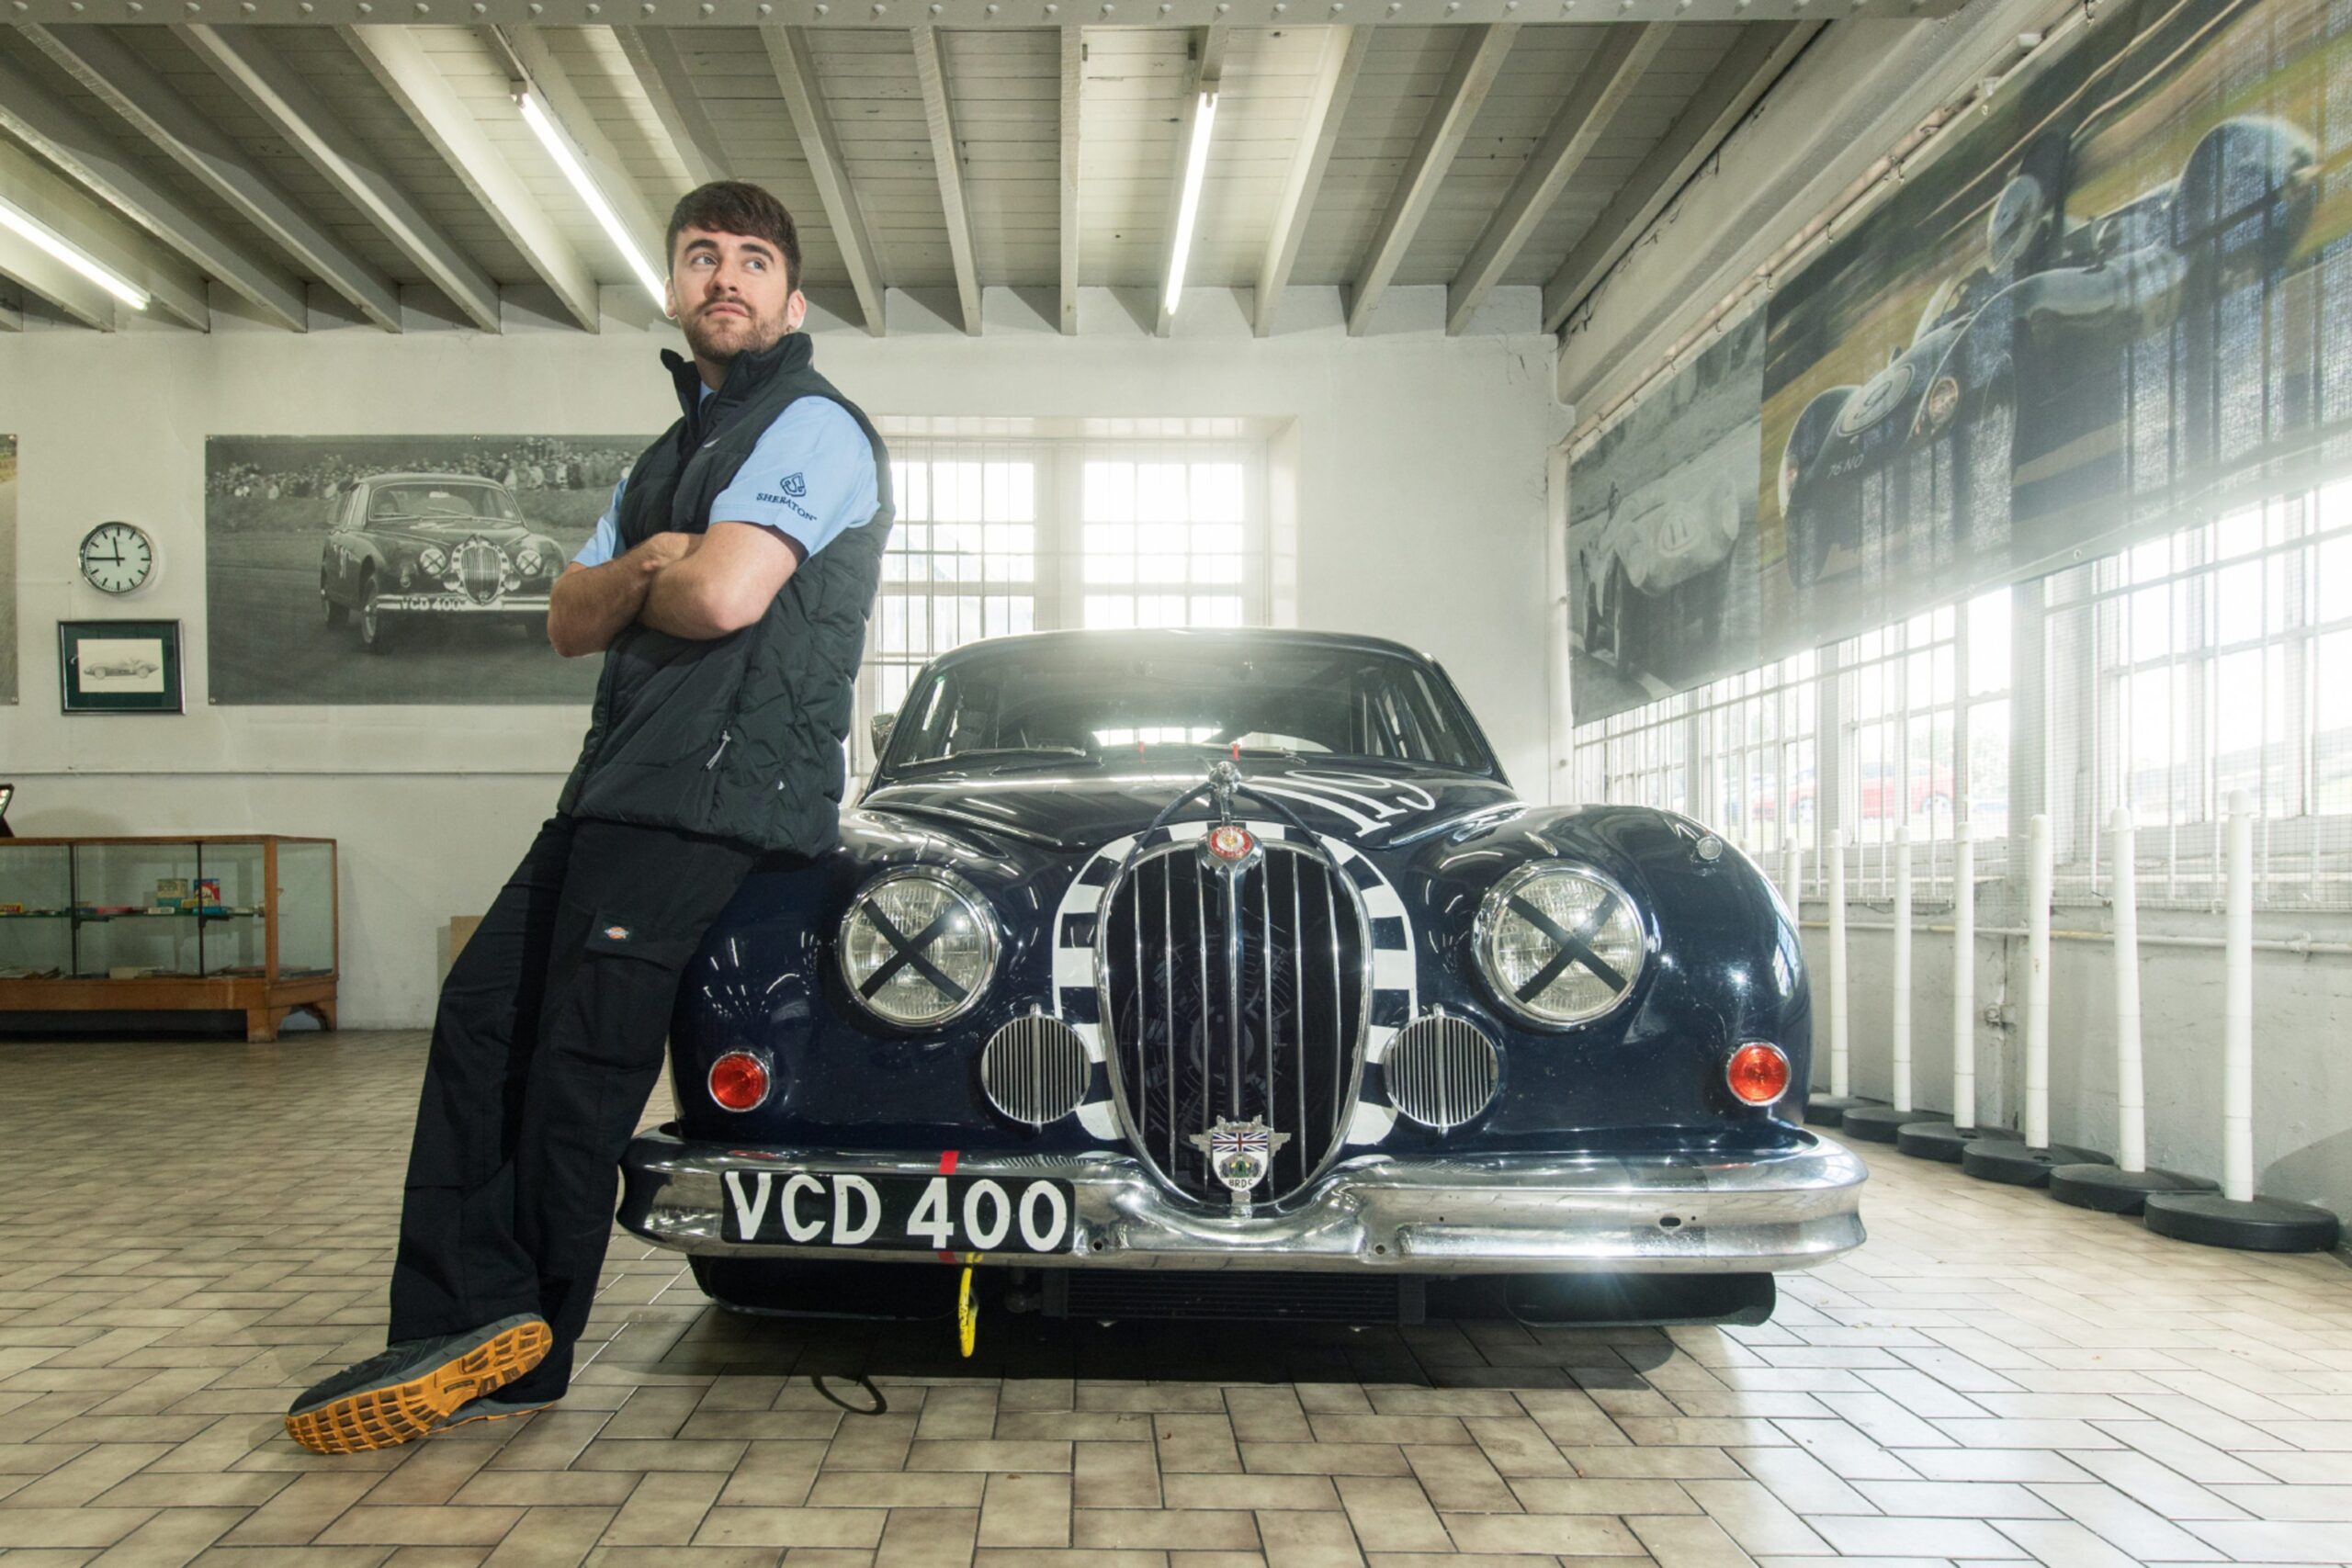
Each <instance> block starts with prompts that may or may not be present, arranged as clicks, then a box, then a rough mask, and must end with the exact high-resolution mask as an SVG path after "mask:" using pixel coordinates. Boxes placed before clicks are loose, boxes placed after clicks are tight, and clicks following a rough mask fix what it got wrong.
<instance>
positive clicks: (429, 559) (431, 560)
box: [416, 545, 449, 582]
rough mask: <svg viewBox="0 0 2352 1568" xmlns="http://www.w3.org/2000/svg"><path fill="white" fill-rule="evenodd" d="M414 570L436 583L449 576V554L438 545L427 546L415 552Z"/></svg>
mask: <svg viewBox="0 0 2352 1568" xmlns="http://www.w3.org/2000/svg"><path fill="white" fill-rule="evenodd" d="M416 570H419V571H421V572H423V573H424V575H425V576H427V577H429V578H431V579H432V580H433V581H435V582H438V581H441V580H442V579H443V578H445V577H447V576H448V575H449V552H448V551H447V550H445V549H443V548H442V547H440V546H438V545H427V546H425V547H424V548H423V549H421V550H419V551H417V552H416Z"/></svg>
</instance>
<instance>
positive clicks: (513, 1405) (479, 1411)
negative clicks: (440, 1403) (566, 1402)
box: [433, 1393, 556, 1438]
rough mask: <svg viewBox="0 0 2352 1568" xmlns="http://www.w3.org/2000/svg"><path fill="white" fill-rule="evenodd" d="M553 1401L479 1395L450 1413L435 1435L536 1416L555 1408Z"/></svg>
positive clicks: (487, 1394)
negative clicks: (494, 1422)
mask: <svg viewBox="0 0 2352 1568" xmlns="http://www.w3.org/2000/svg"><path fill="white" fill-rule="evenodd" d="M555 1404H556V1402H555V1401H554V1400H552V1399H507V1398H504V1397H503V1396H501V1395H499V1394H495V1393H478V1394H476V1395H475V1396H474V1397H473V1398H471V1399H469V1400H468V1401H466V1402H465V1403H464V1404H460V1405H458V1408H457V1409H456V1410H454V1411H452V1412H451V1413H450V1416H449V1418H448V1419H447V1421H444V1422H442V1423H441V1425H439V1426H438V1427H434V1428H433V1435H434V1436H435V1437H436V1438H437V1437H439V1436H440V1435H441V1434H442V1433H444V1432H447V1431H452V1430H454V1429H456V1428H457V1427H470V1426H472V1425H473V1424H474V1423H475V1422H477V1421H512V1420H514V1419H515V1417H516V1416H536V1415H537V1414H538V1413H539V1412H540V1411H542V1410H550V1409H553V1408H554V1407H555Z"/></svg>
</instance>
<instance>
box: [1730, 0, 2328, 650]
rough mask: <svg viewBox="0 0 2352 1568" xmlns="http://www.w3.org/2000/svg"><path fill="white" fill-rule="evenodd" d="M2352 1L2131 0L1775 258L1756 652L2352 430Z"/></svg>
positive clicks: (2255, 473) (2163, 511) (2000, 579)
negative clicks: (1830, 237) (2350, 333)
mask: <svg viewBox="0 0 2352 1568" xmlns="http://www.w3.org/2000/svg"><path fill="white" fill-rule="evenodd" d="M2347 79H2352V11H2347V10H2346V7H2345V6H2342V5H2340V4H2332V3H2328V0H2259V3H2257V0H2131V3H2130V4H2126V5H2122V6H2116V7H2114V8H2112V9H2109V8H2106V7H2102V8H2101V9H2100V11H2099V12H2098V16H2097V18H2096V20H2095V21H2094V22H2093V23H2092V24H2091V25H2090V26H2088V27H2087V28H2086V29H2085V30H2084V32H2083V33H2081V34H2078V35H2077V36H2076V37H2075V39H2073V40H2072V41H2071V42H2070V44H2069V45H2068V46H2067V47H2066V49H2065V52H2064V54H2063V55H2061V56H2060V57H2059V58H2057V59H2055V60H2053V61H2052V62H2050V63H2048V64H2046V65H2043V66H2041V68H2040V69H2039V70H2038V71H2037V72H2036V73H2034V74H2032V75H2031V76H2030V77H2029V78H2028V79H2026V80H2024V81H2022V82H2021V83H2018V84H2017V85H2007V86H2004V87H2003V89H2002V90H2001V92H2000V93H1999V94H1997V95H1996V96H1995V97H1994V98H1993V99H1992V100H1991V102H1990V104H1989V106H1988V108H1987V112H1985V114H1984V115H1982V116H1981V117H1972V119H1971V122H1970V129H1969V130H1966V131H1964V132H1962V133H1961V139H1960V141H1959V142H1958V143H1957V144H1956V145H1955V146H1953V147H1951V149H1949V150H1948V151H1946V152H1944V153H1943V154H1942V155H1941V156H1940V157H1939V158H1937V159H1936V160H1935V161H1934V162H1932V163H1930V164H1928V165H1926V166H1925V167H1924V168H1923V169H1922V170H1920V171H1918V172H1916V173H1914V174H1913V175H1911V176H1910V177H1909V178H1908V179H1906V180H1905V182H1903V183H1902V185H1901V186H1899V187H1898V188H1897V190H1896V191H1895V192H1894V195H1893V196H1891V197H1889V198H1888V199H1887V200H1886V201H1885V202H1884V203H1883V205H1881V206H1880V207H1879V208H1878V209H1875V210H1874V211H1873V212H1871V214H1870V215H1869V217H1867V218H1866V219H1865V220H1862V221H1861V222H1860V223H1859V224H1857V225H1856V226H1855V227H1854V229H1853V230H1852V231H1851V232H1849V233H1848V234H1847V235H1845V236H1844V237H1843V238H1841V239H1839V240H1838V241H1837V242H1835V243H1832V244H1831V245H1829V246H1828V247H1827V248H1826V249H1825V250H1823V251H1822V252H1821V253H1820V254H1818V255H1816V256H1815V258H1814V259H1813V260H1812V261H1810V262H1808V263H1807V264H1806V265H1804V268H1803V269H1802V270H1800V271H1798V272H1797V273H1795V274H1794V275H1793V276H1790V277H1787V278H1785V279H1780V280H1776V287H1775V288H1774V291H1773V295H1772V301H1771V307H1770V342H1769V346H1768V351H1767V355H1766V359H1765V367H1764V407H1763V428H1764V448H1765V452H1766V454H1767V457H1768V467H1767V468H1766V469H1765V472H1764V474H1763V475H1762V484H1761V492H1762V523H1761V542H1762V546H1763V549H1762V560H1763V566H1764V578H1763V593H1764V624H1765V625H1767V626H1770V627H1771V628H1773V633H1774V636H1773V639H1772V642H1773V646H1770V647H1768V648H1766V649H1764V650H1763V652H1764V657H1766V658H1768V659H1769V658H1770V657H1773V656H1774V655H1775V654H1779V653H1783V652H1788V651H1792V650H1793V649H1798V648H1804V647H1812V646H1815V645H1817V644H1819V643H1822V642H1826V641H1828V640H1830V639H1832V638H1835V637H1840V636H1844V635H1848V634H1850V633H1853V632H1857V631H1860V630H1863V629H1866V628H1868V627H1871V626H1881V625H1884V624H1887V623H1888V622H1891V621H1894V620H1897V619H1900V618H1902V617H1903V616H1905V615H1910V614H1913V613H1914V612H1916V611H1918V610H1921V609H1924V608H1927V607H1928V606H1929V605H1932V604H1942V603H1947V602H1949V601H1951V600H1953V599H1957V598H1961V597H1963V596H1965V595H1967V594H1970V593H1972V592H1977V591H1980V590H1983V589H1985V588H1990V587H1994V586H1997V585H1999V584H2001V583H2004V582H2012V581H2022V580H2025V579H2028V578H2032V577H2037V576H2041V575H2042V574H2043V573H2045V572H2048V571H2051V570H2055V569H2057V568H2059V567H2061V566H2064V565H2068V564H2071V563H2072V562H2075V561H2077V560H2081V559H2084V558H2088V557H2092V556H2097V555H2104V554H2108V553H2111V552H2112V551H2114V550H2116V549H2119V548H2120V547H2124V546H2125V545H2128V544H2130V543H2131V542H2133V541H2135V540H2136V539H2138V538H2141V537H2144V536H2148V535H2150V534H2153V533H2156V532H2160V531H2165V530H2169V529H2172V528H2177V527H2180V526H2184V525H2189V524H2193V523H2197V522H2201V521H2205V520H2208V519H2210V518H2211V517H2212V516H2215V515H2217V514H2219V513H2222V512H2224V511H2227V510H2230V509H2232V508H2233V507H2236V506H2241V505H2244V504H2245V503H2246V502H2255V501H2259V500H2261V499H2263V498H2265V497H2267V496H2273V495H2278V494H2280V493H2283V492H2285V491H2290V490H2292V489H2308V488H2310V487H2311V486H2312V485H2314V484H2316V483H2317V482H2319V481H2321V480H2324V479H2325V478H2326V477H2327V475H2328V474H2329V473H2330V472H2331V471H2333V470H2335V469H2337V468H2342V467H2344V466H2346V458H2347V457H2352V450H2347V447H2352V442H2347V435H2352V355H2347V353H2346V348H2347V347H2352V339H2347V336H2346V333H2347V326H2346V323H2347V321H2352V241H2347V238H2346V236H2347V233H2352V177H2347V174H2352V171H2347V170H2346V155H2347V152H2352V108H2347V107H2346V104H2345V102H2344V99H2343V97H2342V95H2341V93H2340V91H2338V92H2336V93H2335V94H2333V95H2331V93H2330V90H2329V84H2330V83H2331V82H2333V83H2335V84H2337V85H2339V87H2340V85H2341V84H2342V83H2343V82H2345V81H2346V80H2347Z"/></svg>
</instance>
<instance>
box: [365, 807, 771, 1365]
mask: <svg viewBox="0 0 2352 1568" xmlns="http://www.w3.org/2000/svg"><path fill="white" fill-rule="evenodd" d="M756 858H757V857H756V854H755V852H753V851H752V850H750V849H748V848H746V847H744V846H742V845H741V844H736V843H731V842H729V841H727V840H719V839H709V838H702V837H697V836H695V835H691V834H685V833H675V832H671V831H669V830H667V829H659V828H641V827H634V826H630V825H627V824H623V823H617V822H594V821H578V820H574V819H571V818H563V817H558V818H553V819H551V820H549V821H548V824H547V825H546V826H545V827H543V828H541V829H539V835H538V838H537V840H534V841H533V843H532V845H531V848H530V852H528V853H526V855H524V857H523V863H522V864H520V865H518V866H516V867H515V874H514V875H512V876H511V877H509V878H507V881H506V886H504V887H503V888H502V889H500V891H499V894H498V897H497V898H496V899H494V900H493V901H492V904H491V907H490V912H489V913H488V914H487V915H486V916H484V917H483V919H482V922H481V925H480V926H479V927H477V928H476V929H475V931H474V933H473V935H472V936H471V937H470V938H469V939H468V940H467V942H466V945H465V949H464V951H463V952H462V953H459V954H458V961H457V962H456V963H455V964H452V965H451V966H450V970H449V978H448V980H447V983H446V984H444V985H443V986H442V987H441V1005H440V1008H439V1010H437V1012H436V1013H435V1017H434V1021H433V1049H432V1054H431V1055H430V1057H429V1058H428V1059H427V1061H426V1064H425V1069H424V1092H423V1094H422V1095H421V1096H420V1097H419V1100H418V1103H417V1111H416V1134H415V1137H414V1139H413V1142H412V1143H411V1145H410V1149H409V1164H408V1179H407V1185H406V1187H405V1190H404V1191H403V1194H402V1201H401V1236H400V1254H399V1258H398V1259H397V1261H396V1262H395V1263H394V1265H393V1268H392V1290H391V1297H392V1302H391V1306H392V1324H391V1334H390V1338H391V1339H392V1340H393V1341H394V1342H395V1343H397V1342H398V1341H401V1340H403V1339H415V1338H421V1337H425V1336H428V1335H441V1334H457V1333H461V1332H463V1331H465V1330H467V1329H470V1328H478V1327H480V1326H481V1325H483V1324H486V1323H491V1322H494V1321H496V1320H497V1319H499V1318H502V1317H505V1316H509V1315H511V1314H515V1313H523V1312H536V1313H538V1314H540V1315H542V1316H543V1317H545V1318H546V1319H547V1320H548V1325H549V1326H550V1327H551V1328H553V1329H554V1331H555V1348H553V1349H552V1350H550V1351H549V1352H548V1358H547V1359H546V1360H545V1361H544V1362H542V1363H541V1364H540V1365H539V1366H538V1368H537V1370H535V1371H531V1372H530V1373H528V1374H526V1376H525V1377H523V1378H522V1379H521V1380H519V1381H518V1382H515V1383H514V1384H513V1385H511V1386H510V1387H509V1388H508V1389H506V1390H504V1391H503V1392H502V1393H501V1394H500V1397H501V1398H512V1399H532V1400H542V1399H555V1398H559V1397H560V1396H561V1395H562V1393H563V1392H564V1390H565V1388H566V1387H567V1386H568V1385H569V1383H570V1380H571V1360H572V1348H573V1346H574V1345H575V1344H576V1343H577V1342H578V1340H579V1338H580V1336H581V1333H582V1330H583V1329H584V1328H585V1327H586V1326H587V1323H588V1311H589V1308H590V1306H591V1305H592V1304H593V1303H594V1299H595V1294H596V1278H597V1271H598V1270H599V1269H601V1268H602V1266H603V1264H604V1260H605V1243H606V1241H607V1240H608V1239H609V1237H610V1235H611V1233H612V1224H613V1209H614V1204H615V1202H616V1196H617V1192H618V1184H619V1165H620V1158H621V1155H622V1152H623V1151H624V1150H625V1149H626V1148H627V1147H628V1141H629V1139H630V1137H631V1136H632V1135H633V1134H635V1132H636V1130H637V1123H638V1119H639V1117H640V1116H642V1115H643V1114H644V1111H645V1104H646V1101H647V1100H648V1099H649V1098H650V1096H651V1094H652V1092H653V1085H654V1082H655V1080H656V1079H657V1078H658V1077H659V1076H660V1074H661V1071H662V1053H663V1049H664V1045H665V1043H666V1041H667V1039H668V1035H669V1029H670V1015H671V1011H672V1010H673V1007H674V1006H675V1004H676V1001H677V996H678V987H679V983H680V980H681V978H682V976H684V971H685V967H686V964H687V963H688V962H689V961H690V960H692V958H693V957H694V954H695V949H696V948H698V947H699V946H700V945H701V943H702V937H703V932H704V931H707V930H708V929H709V927H710V924H711V922H712V921H713V920H715V919H718V914H719V911H720V910H721V909H723V908H726V906H727V901H728V900H729V898H731V897H734V895H735V890H736V889H737V888H738V887H740V886H742V882H743V878H744V877H745V876H746V875H747V874H749V873H750V871H751V868H752V862H753V861H754V860H755V859H756Z"/></svg>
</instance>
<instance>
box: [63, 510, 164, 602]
mask: <svg viewBox="0 0 2352 1568" xmlns="http://www.w3.org/2000/svg"><path fill="white" fill-rule="evenodd" d="M81 558H82V578H83V581H85V582H87V583H88V584H89V585H90V586H91V587H93V588H95V589H96V590H97V591H98V592H101V593H129V592H132V591H133V590H134V589H138V588H142V587H144V586H146V582H147V580H148V579H149V578H150V577H152V576H153V575H154V572H155V542H154V541H153V539H150V538H149V537H148V536H147V532H146V530H145V529H143V528H141V527H140V526H139V525H136V524H132V523H101V524H99V525H97V526H96V527H95V528H93V529H91V530H90V531H89V533H87V534H86V535H85V536H83V538H82V552H81Z"/></svg>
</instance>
